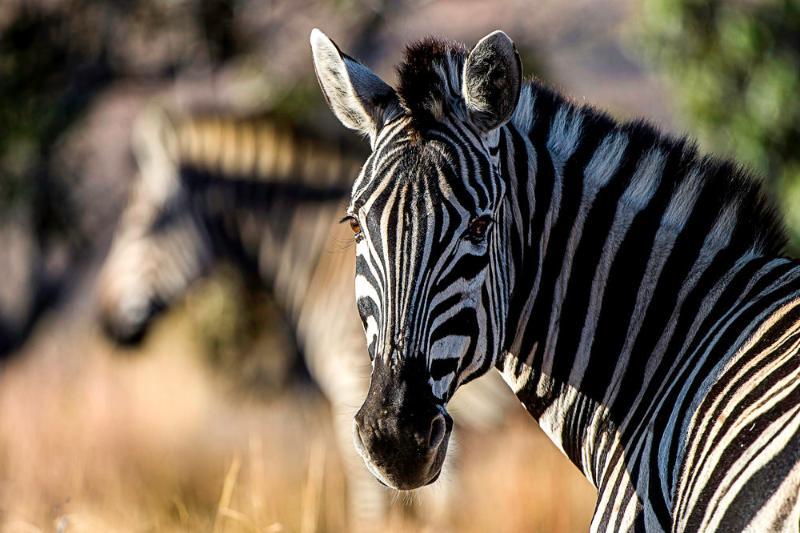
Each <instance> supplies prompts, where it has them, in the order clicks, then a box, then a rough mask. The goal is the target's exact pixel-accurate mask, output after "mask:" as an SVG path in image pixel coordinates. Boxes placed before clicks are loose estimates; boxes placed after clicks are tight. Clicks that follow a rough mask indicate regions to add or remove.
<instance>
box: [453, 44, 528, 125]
mask: <svg viewBox="0 0 800 533" xmlns="http://www.w3.org/2000/svg"><path fill="white" fill-rule="evenodd" d="M461 84H462V92H463V94H464V101H465V102H466V104H467V111H468V112H469V116H470V119H471V120H472V121H473V123H475V125H476V126H478V128H480V129H481V130H482V131H484V132H487V131H491V130H493V129H495V128H498V127H500V126H502V125H503V124H504V123H505V122H506V121H507V120H508V119H510V118H511V115H512V114H513V113H514V110H515V109H516V108H517V103H518V102H519V93H520V89H521V87H522V62H521V61H520V59H519V54H518V53H517V47H516V46H514V42H513V41H512V40H511V39H510V38H509V37H508V35H506V34H505V33H503V32H502V31H500V30H497V31H494V32H492V33H490V34H489V35H487V36H486V37H484V38H483V39H481V40H480V41H479V42H478V44H476V45H475V48H473V49H472V51H471V52H470V53H469V57H467V61H466V62H465V63H464V73H463V77H462V81H461Z"/></svg>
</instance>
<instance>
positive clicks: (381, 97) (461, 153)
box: [311, 30, 521, 489]
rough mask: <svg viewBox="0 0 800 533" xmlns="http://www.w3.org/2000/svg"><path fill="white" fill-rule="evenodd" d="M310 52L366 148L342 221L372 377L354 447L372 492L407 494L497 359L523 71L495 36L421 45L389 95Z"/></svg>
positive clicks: (334, 54)
mask: <svg viewBox="0 0 800 533" xmlns="http://www.w3.org/2000/svg"><path fill="white" fill-rule="evenodd" d="M311 46H312V49H313V55H314V64H315V69H316V73H317V77H318V79H319V82H320V85H321V87H322V91H323V93H324V95H325V97H326V99H327V101H328V104H329V106H330V107H331V109H332V110H333V112H334V114H335V115H336V116H337V117H338V118H339V120H340V121H341V122H342V123H343V124H344V125H345V126H347V127H348V128H351V129H354V130H356V131H358V132H360V133H362V134H364V135H366V136H368V137H369V139H370V141H371V145H372V154H371V156H370V157H369V159H368V160H367V162H366V164H365V165H364V167H363V169H362V172H361V173H360V175H359V177H358V178H357V180H356V182H355V184H354V186H353V189H352V196H351V201H350V204H349V207H348V210H347V215H346V217H345V221H346V222H348V223H349V224H350V226H351V227H352V229H353V232H354V234H355V240H356V256H357V265H356V282H355V285H356V299H357V304H358V309H359V313H360V314H361V319H362V321H363V324H364V329H365V332H366V336H367V344H368V346H369V353H370V357H371V358H372V365H373V370H372V376H371V382H370V389H369V393H368V395H367V398H366V400H365V402H364V404H363V406H362V408H361V409H360V411H359V412H358V414H357V415H356V418H355V425H354V439H355V443H356V447H357V449H358V450H359V452H360V453H361V455H362V456H363V457H364V459H365V461H366V463H367V465H368V467H369V468H370V470H371V471H372V472H373V474H375V476H376V477H377V478H378V479H379V480H381V481H382V482H383V483H385V484H386V485H389V486H392V487H394V488H398V489H413V488H417V487H419V486H422V485H425V484H428V483H432V482H433V481H435V480H436V478H437V477H438V475H439V473H440V470H441V465H442V461H443V459H444V456H445V454H446V450H447V442H448V438H449V435H450V430H451V427H452V420H451V418H450V416H449V415H448V414H447V410H446V405H447V402H448V400H449V399H450V398H451V397H452V395H453V393H454V392H455V390H456V388H457V387H458V386H459V385H461V384H462V383H465V382H467V381H469V380H470V379H473V378H475V377H478V376H480V375H481V374H483V373H485V372H486V371H487V370H488V369H489V368H491V367H492V366H493V364H494V362H495V360H496V359H497V357H498V354H499V352H500V350H501V346H502V342H503V337H504V325H505V314H506V312H507V307H508V306H507V301H508V272H507V271H506V269H507V267H506V262H505V261H504V257H505V254H506V252H505V250H506V242H507V240H508V235H507V231H508V229H507V228H508V224H507V223H506V222H505V220H504V218H505V217H506V216H507V215H506V211H507V210H506V209H505V208H504V207H503V205H504V195H505V184H504V181H503V179H502V176H501V175H500V172H499V164H500V162H499V160H498V157H497V154H498V142H499V138H500V135H499V128H500V127H502V125H503V124H505V122H506V121H507V120H509V118H510V117H511V115H512V113H513V112H514V110H515V108H516V105H517V102H518V101H519V95H520V87H521V64H520V60H519V56H518V54H517V51H516V48H515V47H514V44H513V43H512V41H511V40H510V39H509V38H508V36H506V35H505V34H504V33H502V32H499V31H498V32H494V33H492V34H490V35H488V36H487V37H485V38H484V39H482V40H481V41H480V42H479V43H478V44H477V45H476V46H475V48H474V49H473V50H472V51H471V52H468V51H467V50H466V49H464V48H463V47H462V46H460V45H457V44H453V43H443V42H441V41H437V40H433V39H429V40H424V41H421V42H419V43H417V44H414V45H411V46H409V47H408V49H407V50H406V57H405V61H404V62H403V63H402V64H401V65H400V67H399V69H398V71H399V75H400V84H399V87H398V90H397V91H395V90H394V89H392V88H391V87H390V86H389V85H387V84H386V83H385V82H383V81H382V80H381V79H380V78H378V77H377V76H376V75H375V74H374V73H372V72H371V71H370V70H369V69H367V68H366V67H365V66H363V65H361V64H360V63H358V62H357V61H355V60H354V59H352V58H351V57H349V56H347V55H345V54H343V53H341V52H340V51H339V49H338V48H337V47H336V45H335V44H334V43H333V42H332V41H330V40H329V39H328V38H327V37H326V36H325V35H324V34H322V33H321V32H320V31H318V30H314V31H313V32H312V34H311Z"/></svg>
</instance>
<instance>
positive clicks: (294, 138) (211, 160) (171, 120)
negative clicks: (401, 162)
mask: <svg viewBox="0 0 800 533" xmlns="http://www.w3.org/2000/svg"><path fill="white" fill-rule="evenodd" d="M143 115H144V118H143V119H142V120H140V121H139V122H138V123H137V126H136V129H137V130H138V131H135V132H134V136H135V137H136V138H138V139H143V141H141V142H139V143H135V144H134V151H135V155H136V158H137V160H138V161H139V162H140V163H141V162H142V161H148V160H152V159H153V157H152V156H153V154H158V153H165V154H166V155H167V157H166V160H168V161H169V164H170V165H172V166H174V167H175V169H176V170H177V171H178V174H179V175H180V176H181V179H185V180H189V181H191V180H197V179H202V180H204V181H207V180H217V181H230V182H259V183H263V184H271V185H286V186H289V187H290V188H292V189H294V190H299V189H302V188H311V189H322V190H327V189H335V190H337V191H343V192H347V191H349V188H350V186H351V185H352V182H353V180H354V179H355V177H356V176H357V175H358V172H359V171H360V168H361V165H362V164H363V161H364V160H365V159H366V157H367V155H368V151H367V150H366V146H364V145H363V143H361V142H358V144H356V142H357V141H356V140H354V139H351V138H350V137H344V136H339V137H337V136H335V135H334V136H329V135H323V134H321V133H319V132H316V131H314V130H312V129H311V128H306V127H298V126H294V125H292V124H290V123H289V122H287V121H286V120H282V119H281V118H280V117H276V116H273V115H270V114H259V115H244V116H239V115H235V114H231V113H227V114H226V113H218V112H197V113H187V114H178V113H171V112H168V111H166V110H165V109H163V108H151V109H148V110H147V111H145V113H143ZM162 160H164V158H162ZM165 162H166V161H165Z"/></svg>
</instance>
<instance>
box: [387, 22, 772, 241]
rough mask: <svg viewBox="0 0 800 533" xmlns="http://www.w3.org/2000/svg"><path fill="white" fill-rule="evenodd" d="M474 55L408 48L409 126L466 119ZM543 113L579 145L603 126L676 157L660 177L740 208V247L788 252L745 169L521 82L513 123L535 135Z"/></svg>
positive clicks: (440, 47) (402, 93) (403, 68)
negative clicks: (567, 123) (465, 95)
mask: <svg viewBox="0 0 800 533" xmlns="http://www.w3.org/2000/svg"><path fill="white" fill-rule="evenodd" d="M468 54H469V50H468V49H467V47H466V46H465V45H464V44H462V43H459V42H455V41H449V40H445V39H439V38H436V37H426V38H424V39H422V40H419V41H416V42H413V43H411V44H409V45H408V46H407V47H406V49H405V53H404V58H403V61H402V62H401V63H400V65H399V66H398V67H397V73H398V78H399V82H398V88H397V93H398V95H399V97H400V100H401V102H402V104H403V106H404V107H405V108H406V110H407V111H408V113H409V114H410V116H411V119H412V121H411V126H412V127H413V128H414V129H416V130H417V132H418V133H419V134H421V135H424V132H425V130H426V129H427V128H428V127H429V126H430V125H432V124H434V123H435V122H437V121H439V120H441V119H442V117H443V116H444V114H446V113H450V114H453V115H456V116H461V117H465V116H466V114H465V107H464V102H463V100H462V98H461V73H462V69H463V65H464V62H465V60H466V58H467V55H468ZM544 108H549V110H551V112H552V116H555V115H556V113H557V112H560V113H562V114H563V116H566V117H568V120H575V119H578V118H579V119H580V120H581V123H582V130H581V136H579V138H578V141H577V142H578V143H580V142H581V138H582V137H583V134H584V133H585V132H586V131H587V128H602V129H603V130H605V135H610V134H612V133H615V132H618V133H622V134H624V135H625V136H627V137H628V138H629V139H631V140H635V142H636V144H637V145H639V146H642V147H643V148H647V147H650V148H651V149H657V150H659V151H661V152H662V153H663V154H664V155H665V156H666V157H668V158H677V159H678V160H679V161H680V164H679V165H678V166H677V168H676V170H675V171H674V172H672V173H671V174H670V175H668V176H663V177H662V179H667V180H671V181H672V182H673V183H674V184H675V187H677V185H678V184H679V183H680V182H681V181H682V180H683V179H685V178H687V177H688V176H690V175H692V174H695V175H696V176H697V177H696V179H699V180H700V181H701V185H702V187H701V189H702V190H703V191H708V192H710V193H711V194H712V196H713V197H715V198H716V199H717V201H716V202H715V206H716V207H717V208H718V209H719V210H720V211H721V210H722V209H723V208H724V207H725V206H728V205H731V204H733V203H736V204H738V209H737V212H738V217H737V221H738V224H739V227H738V229H737V231H736V233H735V235H736V237H735V238H736V239H737V240H738V241H739V243H743V242H745V241H747V242H752V243H753V249H754V251H758V252H760V253H764V254H781V253H782V252H783V250H784V247H785V245H786V234H785V231H784V228H783V223H782V222H781V219H780V217H779V215H778V213H777V211H776V209H775V207H774V205H773V202H771V201H770V200H769V199H768V198H767V196H766V194H765V191H764V190H763V187H762V185H761V181H760V180H758V179H757V178H756V177H755V176H754V175H753V174H752V172H750V171H748V170H747V169H745V168H744V167H743V166H741V165H740V164H738V163H736V162H735V161H733V160H729V159H723V158H719V157H716V156H713V155H708V154H702V153H700V152H699V150H698V148H697V146H696V144H695V142H694V141H692V140H691V139H689V138H687V137H675V136H672V135H669V134H665V133H663V132H661V131H660V130H659V129H658V128H656V127H655V126H653V125H652V124H650V123H649V122H647V121H646V120H642V119H636V120H632V121H627V122H619V121H617V120H615V119H613V118H611V117H610V116H609V115H608V114H606V113H604V112H603V111H599V110H597V109H595V108H594V107H592V106H591V105H587V104H577V103H575V102H573V101H571V100H570V99H569V98H567V97H565V96H564V95H562V94H561V93H559V92H558V91H556V90H555V89H553V88H552V87H550V86H548V85H547V84H545V83H544V82H542V81H540V80H538V79H535V78H534V79H527V80H526V81H525V82H524V83H523V87H522V93H521V95H520V102H519V105H518V106H517V109H516V110H515V112H514V115H513V117H512V119H511V121H512V123H513V124H514V126H515V127H516V128H517V129H519V130H520V131H522V132H530V131H531V129H532V128H533V127H534V123H535V121H536V116H537V114H540V113H537V110H541V109H544ZM552 126H553V124H549V125H548V127H552ZM642 153H644V150H643V151H642ZM704 194H705V192H704Z"/></svg>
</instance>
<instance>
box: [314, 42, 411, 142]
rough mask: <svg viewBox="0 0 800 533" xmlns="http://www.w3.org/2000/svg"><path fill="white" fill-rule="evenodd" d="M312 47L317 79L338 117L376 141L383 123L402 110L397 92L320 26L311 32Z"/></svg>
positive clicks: (342, 121) (349, 126) (346, 124)
mask: <svg viewBox="0 0 800 533" xmlns="http://www.w3.org/2000/svg"><path fill="white" fill-rule="evenodd" d="M311 50H312V53H313V55H314V71H315V72H316V74H317V80H318V81H319V85H320V87H321V88H322V93H323V94H324V95H325V100H327V102H328V106H329V107H330V108H331V110H332V111H333V113H334V115H336V118H338V119H339V121H340V122H341V123H342V124H344V125H345V126H346V127H348V128H350V129H353V130H356V131H358V132H361V133H363V134H365V135H368V136H369V137H370V141H371V142H374V141H375V137H376V136H377V134H378V132H379V131H380V129H381V128H382V127H383V125H384V124H386V123H387V122H389V121H390V120H391V119H392V118H394V117H395V116H396V115H397V113H399V112H400V110H401V108H400V101H399V99H398V98H397V93H395V91H394V89H392V88H391V87H390V86H389V85H387V84H386V83H385V82H384V81H383V80H382V79H380V78H379V77H378V76H377V75H376V74H375V73H374V72H372V71H371V70H370V69H368V68H367V67H365V66H364V65H362V64H361V63H359V62H358V61H356V60H355V59H353V58H352V57H350V56H348V55H347V54H343V53H342V52H341V50H339V47H338V46H336V45H335V44H334V42H333V41H331V40H330V39H328V37H327V36H326V35H325V34H324V33H322V32H321V31H319V30H318V29H316V28H314V30H312V32H311Z"/></svg>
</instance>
